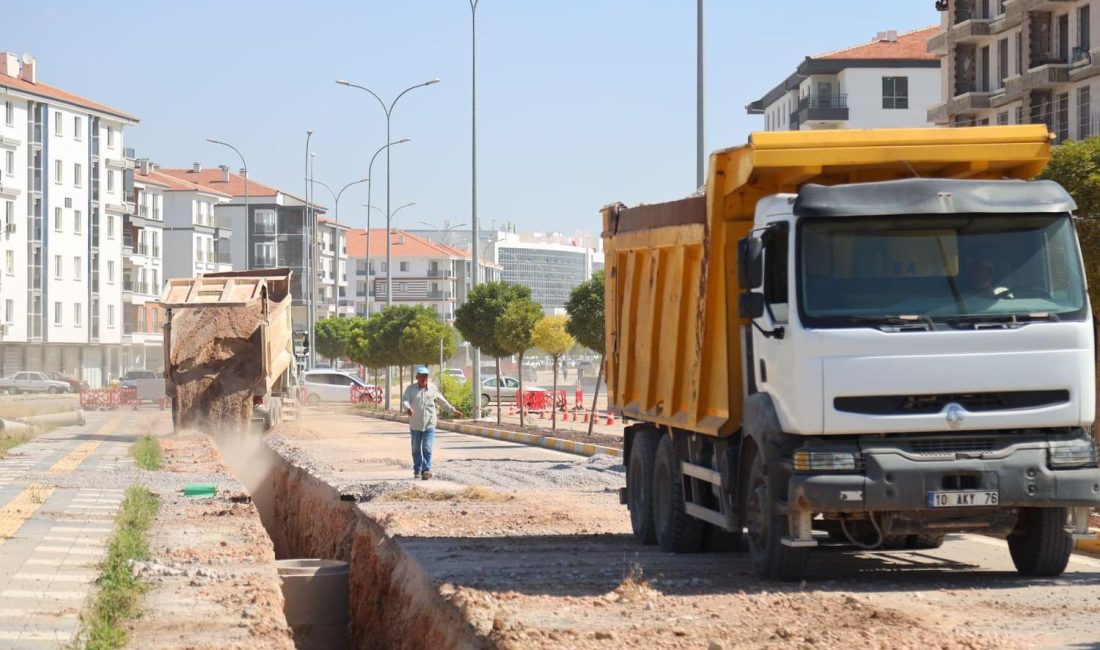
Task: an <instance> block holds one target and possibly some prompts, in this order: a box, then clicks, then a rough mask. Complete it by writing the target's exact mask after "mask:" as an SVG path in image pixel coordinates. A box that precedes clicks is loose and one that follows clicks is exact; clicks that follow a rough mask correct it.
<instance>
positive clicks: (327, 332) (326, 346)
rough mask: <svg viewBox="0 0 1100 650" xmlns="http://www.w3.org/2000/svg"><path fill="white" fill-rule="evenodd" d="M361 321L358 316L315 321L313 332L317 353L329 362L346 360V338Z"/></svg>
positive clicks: (334, 317)
mask: <svg viewBox="0 0 1100 650" xmlns="http://www.w3.org/2000/svg"><path fill="white" fill-rule="evenodd" d="M362 320H363V319H362V318H359V317H358V316H353V317H350V318H340V317H337V316H333V317H331V318H326V319H324V320H320V321H317V325H316V326H315V330H314V338H315V340H316V342H317V352H318V353H319V354H320V355H321V356H322V357H325V358H326V359H329V360H330V361H336V360H337V359H344V358H346V357H347V344H348V338H349V337H350V336H351V334H352V332H353V331H355V330H356V329H357V328H358V327H359V325H360V323H361V321H362Z"/></svg>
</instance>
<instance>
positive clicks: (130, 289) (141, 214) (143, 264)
mask: <svg viewBox="0 0 1100 650" xmlns="http://www.w3.org/2000/svg"><path fill="white" fill-rule="evenodd" d="M148 168H149V161H148V160H139V161H137V170H136V171H133V172H130V171H128V172H127V178H126V182H127V185H132V186H133V189H132V192H133V196H134V206H135V210H134V211H133V212H132V213H129V214H127V215H126V216H125V218H124V221H123V236H122V253H123V258H122V350H123V364H124V366H125V367H126V368H141V369H146V370H162V369H163V368H164V347H163V341H164V336H163V329H162V325H163V323H164V318H163V317H164V312H163V310H162V309H161V308H160V306H159V304H157V300H158V299H159V296H160V290H161V287H162V286H163V283H164V281H165V280H166V279H167V278H166V276H165V272H164V195H165V192H166V191H168V189H169V188H168V186H167V184H165V183H164V182H158V181H154V180H152V179H151V178H149V176H148V174H147V173H145V172H147V171H148Z"/></svg>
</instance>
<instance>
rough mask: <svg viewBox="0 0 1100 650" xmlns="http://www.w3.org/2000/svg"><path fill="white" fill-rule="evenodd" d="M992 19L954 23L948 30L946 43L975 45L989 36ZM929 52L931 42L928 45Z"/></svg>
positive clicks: (976, 19) (973, 19)
mask: <svg viewBox="0 0 1100 650" xmlns="http://www.w3.org/2000/svg"><path fill="white" fill-rule="evenodd" d="M992 23H993V19H992V18H971V19H969V20H967V21H964V22H961V23H956V24H955V25H953V26H952V27H951V29H950V30H948V32H947V34H948V36H947V43H948V44H951V43H977V42H979V41H981V40H982V39H984V38H986V37H988V36H990V35H991V34H992V32H993V30H992V29H990V26H991V24H992ZM929 50H931V42H930V43H929Z"/></svg>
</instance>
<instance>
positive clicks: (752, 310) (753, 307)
mask: <svg viewBox="0 0 1100 650" xmlns="http://www.w3.org/2000/svg"><path fill="white" fill-rule="evenodd" d="M737 314H738V315H739V316H740V317H741V318H748V319H750V320H755V319H757V318H760V317H761V316H763V315H764V294H762V293H754V292H751V291H746V292H745V293H742V294H741V295H740V296H738V298H737Z"/></svg>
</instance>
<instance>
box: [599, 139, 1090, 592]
mask: <svg viewBox="0 0 1100 650" xmlns="http://www.w3.org/2000/svg"><path fill="white" fill-rule="evenodd" d="M1050 146H1051V145H1050V136H1049V134H1048V132H1047V130H1046V129H1045V127H1042V126H1012V127H982V128H958V129H890V130H859V131H857V130H852V131H803V132H771V133H754V134H752V136H751V137H750V139H749V143H748V144H747V145H744V146H740V147H735V148H731V149H726V150H721V151H718V152H716V153H714V154H712V155H711V157H710V169H709V176H708V178H707V185H706V188H705V193H704V194H702V195H699V196H693V197H690V198H685V199H682V200H678V201H672V202H669V203H662V204H655V205H642V206H638V207H634V208H627V207H625V206H623V205H622V204H616V205H611V206H608V207H606V208H605V209H604V210H603V229H604V232H603V238H604V245H605V251H606V314H607V316H606V328H607V344H608V360H607V374H608V388H609V399H610V402H611V406H612V407H613V408H617V409H619V410H621V411H622V413H623V415H624V416H625V418H626V419H627V420H628V421H632V423H631V424H630V425H629V426H628V427H627V428H626V432H625V434H626V435H625V456H626V463H627V486H626V488H624V490H623V491H622V494H621V501H622V502H623V503H624V504H625V505H627V506H628V507H629V509H630V515H631V522H632V525H633V530H634V534H635V535H636V537H637V539H638V540H639V541H640V542H642V543H653V542H656V543H659V544H660V546H661V547H662V549H664V550H668V551H675V552H691V551H697V550H700V549H703V548H717V547H723V546H735V545H737V543H738V542H739V540H740V538H741V536H742V534H743V533H744V532H745V531H747V537H748V548H749V551H750V553H751V556H752V561H753V566H754V567H755V572H756V574H757V575H758V576H760V577H762V578H778V579H799V578H801V577H802V576H803V575H804V574H805V571H806V563H807V558H808V555H810V554H811V549H812V548H813V547H815V546H818V545H821V544H827V543H839V544H851V545H855V546H859V547H863V548H897V547H909V548H914V547H934V546H937V545H939V544H940V543H942V541H943V539H944V534H945V533H951V532H960V531H980V532H989V533H1002V534H1005V535H1007V539H1008V546H1009V550H1010V552H1011V556H1012V559H1013V561H1014V563H1015V566H1016V568H1017V569H1018V570H1019V572H1021V573H1023V574H1027V575H1056V574H1059V573H1061V572H1062V571H1063V570H1064V568H1065V566H1066V563H1067V561H1068V557H1069V554H1070V551H1071V549H1072V536H1073V535H1074V534H1084V533H1086V532H1087V518H1088V510H1089V507H1091V506H1095V505H1097V504H1098V503H1100V469H1098V468H1097V450H1096V445H1095V443H1094V441H1093V438H1092V435H1091V430H1092V424H1093V418H1094V413H1095V408H1096V405H1095V395H1096V390H1095V368H1094V354H1093V346H1094V343H1093V334H1092V316H1091V311H1090V309H1089V302H1088V295H1087V293H1086V290H1085V280H1084V273H1083V267H1082V262H1081V256H1080V252H1079V247H1078V243H1077V240H1076V237H1075V232H1074V227H1073V223H1072V217H1071V211H1072V210H1074V209H1075V205H1074V203H1073V200H1072V199H1071V197H1070V196H1069V195H1068V194H1067V193H1066V192H1065V190H1064V189H1063V188H1062V187H1060V186H1059V185H1057V184H1055V183H1053V182H1048V181H1038V182H1035V181H1026V180H1025V179H1029V178H1033V177H1034V176H1035V175H1036V174H1038V173H1039V172H1040V171H1041V170H1042V169H1043V167H1044V165H1045V164H1046V161H1047V159H1048V157H1049V153H1050Z"/></svg>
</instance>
